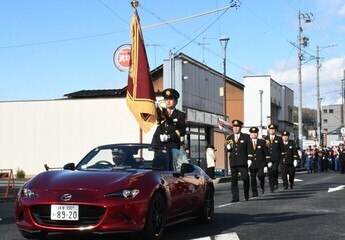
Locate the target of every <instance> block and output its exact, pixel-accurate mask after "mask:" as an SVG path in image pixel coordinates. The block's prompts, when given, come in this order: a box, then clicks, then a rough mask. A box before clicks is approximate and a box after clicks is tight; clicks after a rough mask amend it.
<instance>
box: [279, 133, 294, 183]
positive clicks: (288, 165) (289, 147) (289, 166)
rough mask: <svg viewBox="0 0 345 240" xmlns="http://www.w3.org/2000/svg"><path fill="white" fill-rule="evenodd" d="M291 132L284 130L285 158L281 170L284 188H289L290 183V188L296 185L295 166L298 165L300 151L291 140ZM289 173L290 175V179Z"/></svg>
mask: <svg viewBox="0 0 345 240" xmlns="http://www.w3.org/2000/svg"><path fill="white" fill-rule="evenodd" d="M289 136H290V133H289V132H288V131H284V132H283V133H282V140H283V158H282V160H281V163H280V164H281V170H282V179H283V186H284V189H288V187H289V183H290V189H292V188H293V186H294V179H295V168H296V167H297V159H298V153H297V148H296V144H295V142H294V141H292V140H289ZM287 175H289V180H288V177H287Z"/></svg>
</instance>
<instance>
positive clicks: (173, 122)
mask: <svg viewBox="0 0 345 240" xmlns="http://www.w3.org/2000/svg"><path fill="white" fill-rule="evenodd" d="M162 93H163V98H164V102H165V106H166V108H158V112H159V113H158V115H159V116H158V122H157V124H158V126H157V129H156V131H155V133H154V135H153V138H152V144H154V145H159V146H165V147H167V148H169V149H171V151H172V154H173V155H179V154H180V146H181V137H183V136H184V135H185V134H186V114H185V113H184V112H182V111H180V110H178V109H176V108H175V107H176V105H177V101H178V98H179V97H180V94H179V93H178V91H176V90H175V89H173V88H168V89H165V90H164V91H163V92H162Z"/></svg>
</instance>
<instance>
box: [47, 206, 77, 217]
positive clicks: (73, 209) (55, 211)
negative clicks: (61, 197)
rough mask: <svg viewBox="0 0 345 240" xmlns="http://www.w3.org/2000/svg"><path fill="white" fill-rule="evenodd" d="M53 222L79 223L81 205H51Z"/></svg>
mask: <svg viewBox="0 0 345 240" xmlns="http://www.w3.org/2000/svg"><path fill="white" fill-rule="evenodd" d="M50 219H51V220H65V221H78V220H79V205H51V208H50Z"/></svg>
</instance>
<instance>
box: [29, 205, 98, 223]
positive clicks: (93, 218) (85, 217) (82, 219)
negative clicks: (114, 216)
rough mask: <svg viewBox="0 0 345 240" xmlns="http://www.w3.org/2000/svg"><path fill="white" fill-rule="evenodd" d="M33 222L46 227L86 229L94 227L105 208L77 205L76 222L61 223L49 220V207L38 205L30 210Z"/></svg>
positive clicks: (61, 221) (60, 221)
mask: <svg viewBox="0 0 345 240" xmlns="http://www.w3.org/2000/svg"><path fill="white" fill-rule="evenodd" d="M30 211H31V214H32V216H33V217H34V218H35V220H36V221H37V222H38V223H40V224H42V225H46V226H55V227H66V226H68V227H86V226H92V225H96V224H97V223H98V222H99V221H100V220H101V219H102V217H103V215H104V213H105V208H103V207H97V206H85V205H79V220H78V221H63V220H51V219H50V205H38V206H33V207H31V208H30Z"/></svg>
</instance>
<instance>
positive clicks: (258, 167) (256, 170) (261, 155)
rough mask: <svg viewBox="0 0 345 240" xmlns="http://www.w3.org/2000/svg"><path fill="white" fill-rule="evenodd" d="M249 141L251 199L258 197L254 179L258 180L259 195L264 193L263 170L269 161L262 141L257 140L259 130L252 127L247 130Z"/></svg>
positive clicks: (264, 143) (266, 149)
mask: <svg viewBox="0 0 345 240" xmlns="http://www.w3.org/2000/svg"><path fill="white" fill-rule="evenodd" d="M249 132H250V138H251V139H250V141H251V144H249V151H250V153H251V155H252V158H251V160H252V165H251V166H250V167H249V171H250V185H251V188H252V194H253V195H252V197H257V196H258V187H257V181H256V177H258V178H259V181H260V188H261V194H264V192H265V173H264V168H265V167H266V166H267V160H268V159H269V152H268V148H267V146H266V141H265V140H264V139H258V132H259V129H258V128H257V127H252V128H250V129H249Z"/></svg>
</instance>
